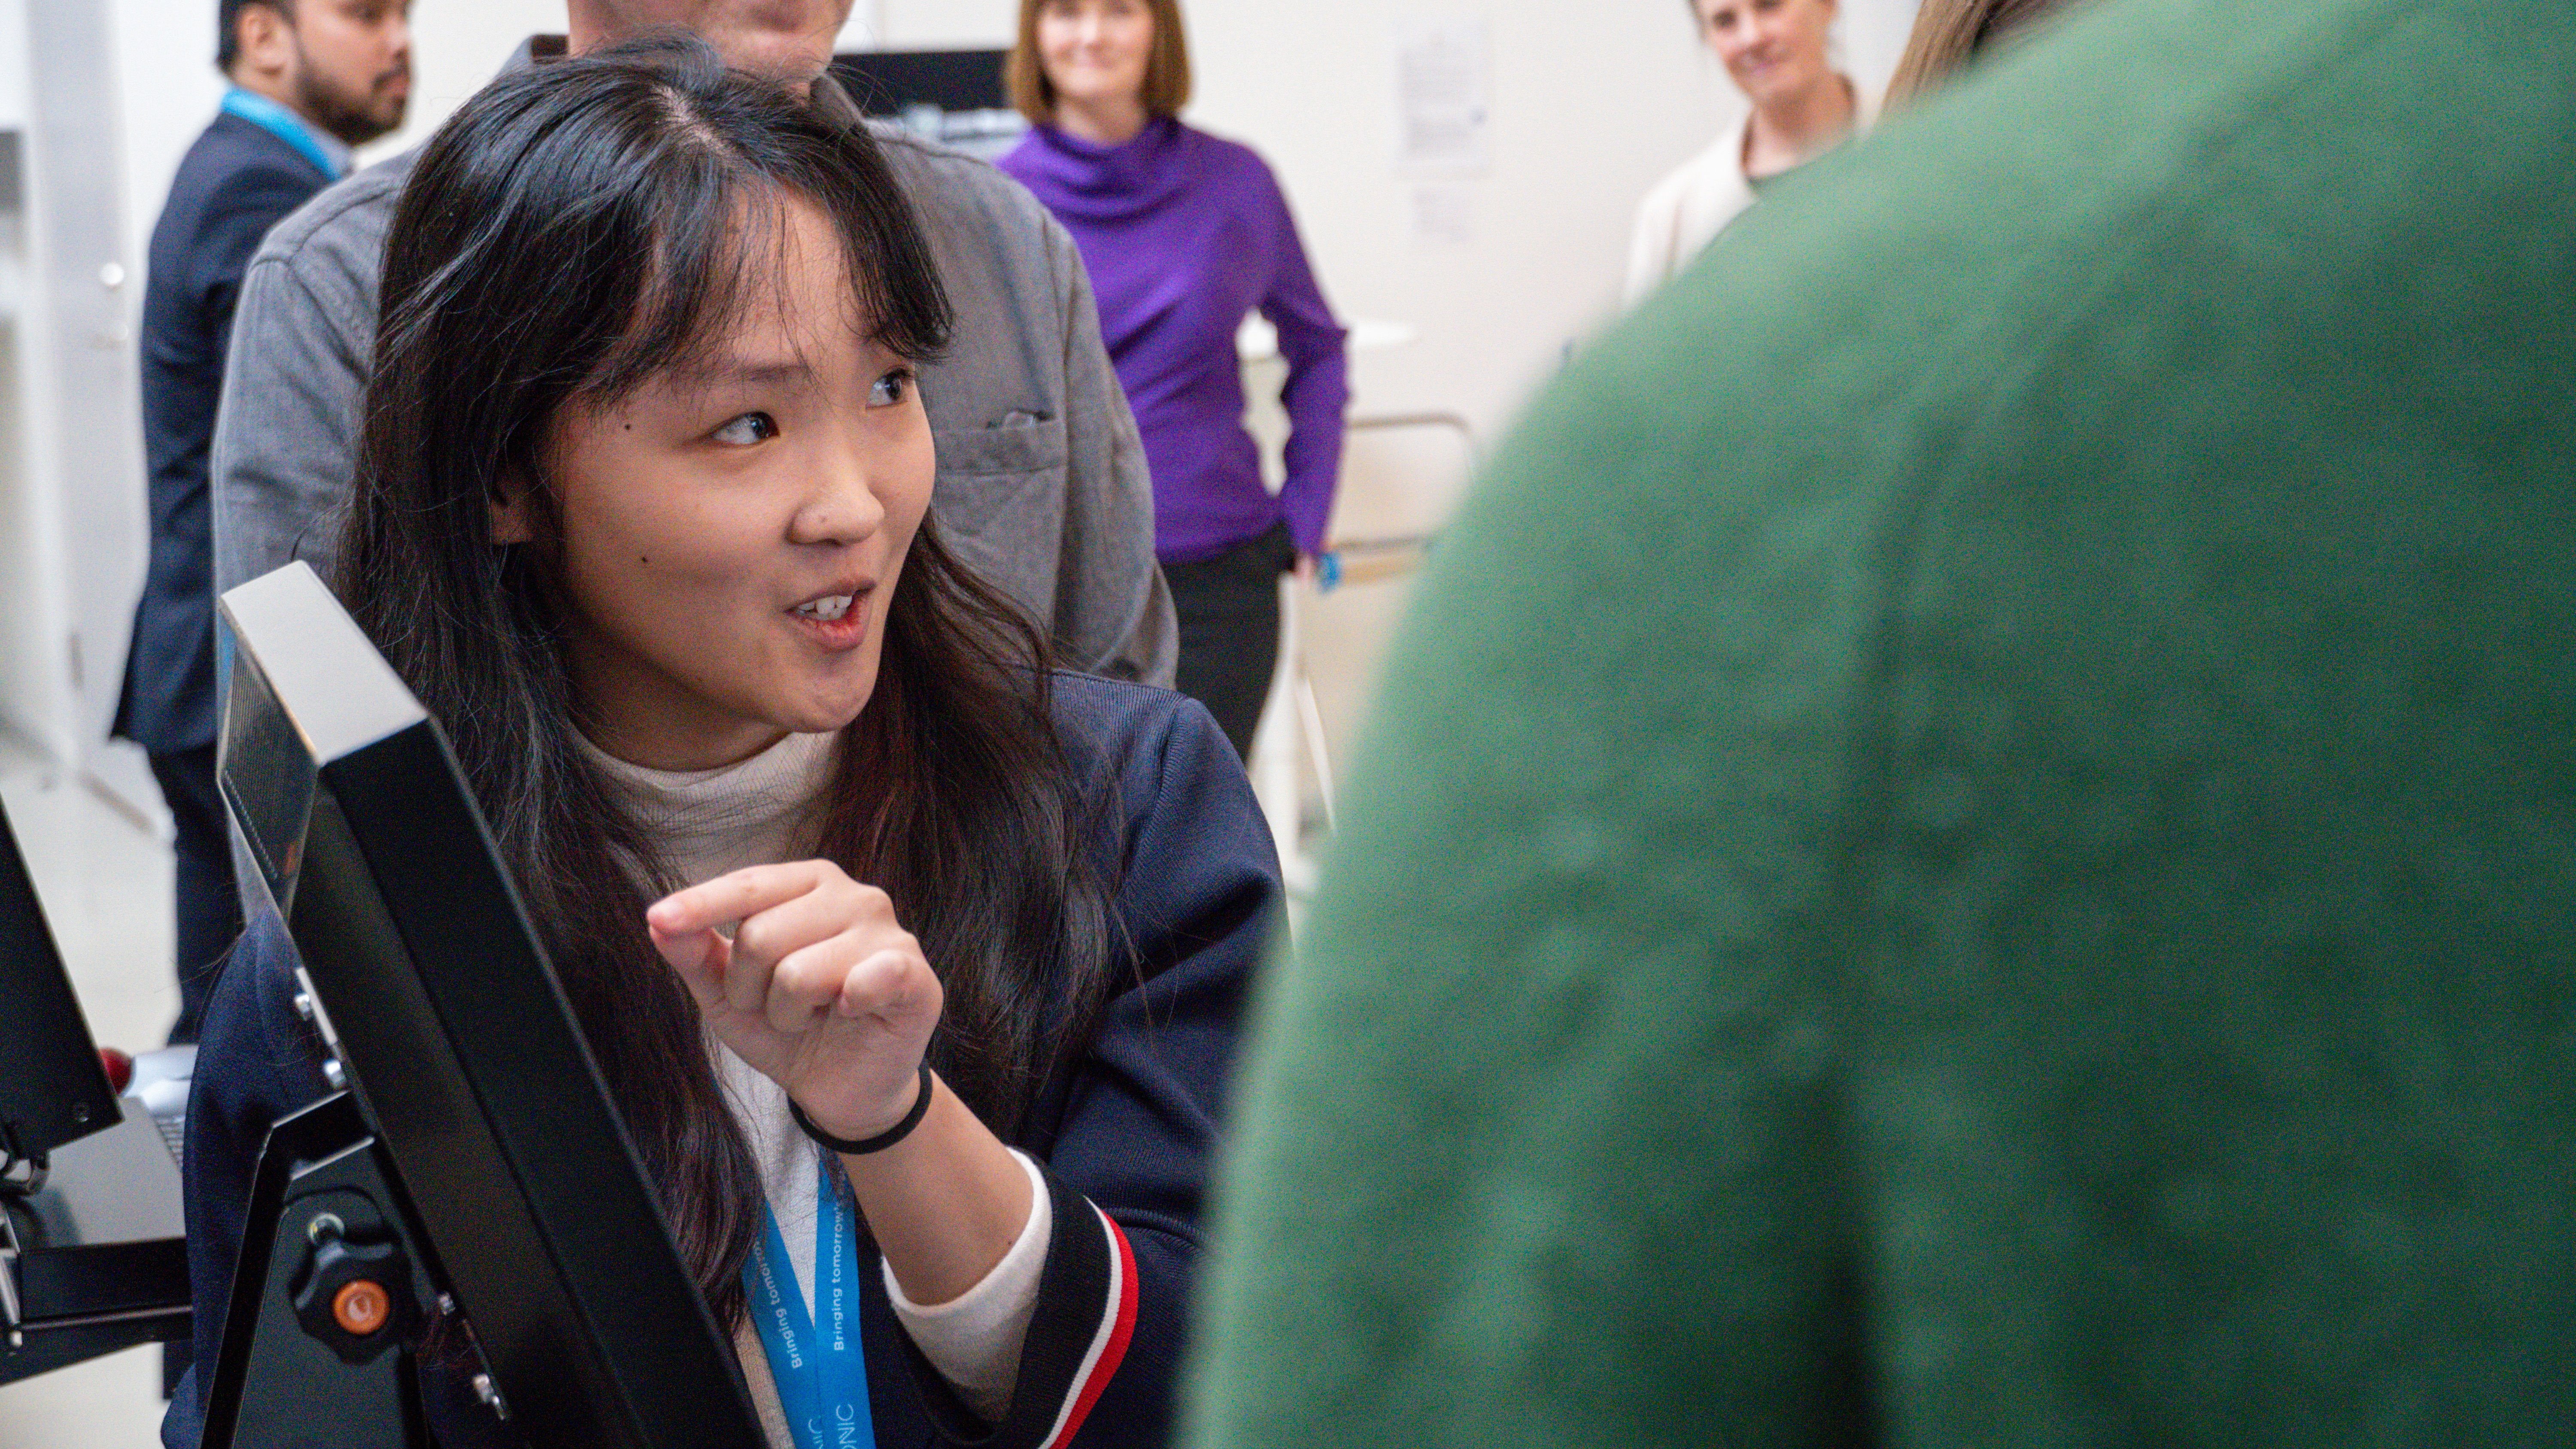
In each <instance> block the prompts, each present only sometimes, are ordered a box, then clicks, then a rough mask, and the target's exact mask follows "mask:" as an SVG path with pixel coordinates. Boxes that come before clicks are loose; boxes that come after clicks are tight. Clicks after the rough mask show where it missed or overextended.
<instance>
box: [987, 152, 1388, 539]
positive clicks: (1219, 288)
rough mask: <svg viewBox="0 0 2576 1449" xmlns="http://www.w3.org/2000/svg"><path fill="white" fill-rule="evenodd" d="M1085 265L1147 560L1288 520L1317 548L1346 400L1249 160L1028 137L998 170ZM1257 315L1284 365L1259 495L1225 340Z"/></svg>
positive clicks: (1292, 230) (1331, 325) (1337, 334)
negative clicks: (1139, 464) (1280, 433)
mask: <svg viewBox="0 0 2576 1449" xmlns="http://www.w3.org/2000/svg"><path fill="white" fill-rule="evenodd" d="M1001 167H1002V169H1003V170H1004V171H1007V172H1009V173H1010V174H1011V175H1012V176H1014V177H1016V178H1018V180H1019V181H1020V182H1021V184H1023V185H1025V186H1027V187H1028V188H1029V190H1031V191H1033V192H1036V193H1037V196H1038V200H1040V201H1042V202H1044V203H1046V206H1047V209H1048V210H1049V211H1052V212H1054V213H1055V215H1056V218H1057V220H1059V221H1062V222H1063V223H1064V226H1065V229H1066V230H1067V231H1069V232H1071V233H1073V240H1074V244H1075V245H1076V246H1077V247H1079V248H1080V249H1081V251H1082V263H1083V265H1084V266H1085V267H1086V268H1088V269H1089V270H1090V272H1091V286H1092V290H1093V291H1094V292H1095V293H1097V294H1098V296H1099V299H1100V330H1101V333H1102V336H1103V338H1104V340H1105V341H1107V343H1108V344H1109V358H1110V361H1111V362H1112V363H1113V364H1115V365H1116V367H1117V369H1118V381H1119V382H1120V383H1121V384H1123V385H1124V386H1125V388H1126V391H1127V405H1128V406H1129V407H1131V408H1133V409H1135V412H1136V427H1137V430H1138V431H1139V432H1140V433H1142V434H1143V435H1144V439H1145V460H1146V462H1147V464H1148V465H1150V466H1151V468H1152V470H1153V475H1154V551H1155V553H1156V554H1157V555H1159V556H1160V557H1161V558H1162V560H1163V562H1165V563H1187V562H1189V561H1191V560H1193V559H1202V558H1207V557H1209V556H1211V555H1214V554H1218V553H1222V552H1224V551H1225V550H1226V549H1229V548H1232V547H1233V546H1235V545H1237V544H1240V543H1244V542H1246V541H1248V540H1250V539H1254V538H1257V537H1259V536H1260V535H1261V534H1263V533H1265V532H1267V531H1268V530H1269V529H1270V527H1271V525H1273V524H1275V523H1277V522H1278V521H1279V520H1280V519H1282V518H1285V519H1286V520H1287V521H1288V531H1289V534H1290V536H1292V537H1293V538H1294V539H1295V540H1296V542H1297V547H1298V549H1299V550H1301V551H1302V552H1306V553H1317V552H1320V551H1322V549H1323V546H1324V527H1325V524H1326V522H1327V521H1328V519H1329V517H1330V515H1331V513H1332V510H1333V484H1334V481H1335V479H1336V478H1337V477H1338V476H1339V475H1340V472H1341V457H1342V410H1343V408H1344V407H1345V406H1346V405H1347V404H1348V403H1349V402H1350V385H1349V381H1348V369H1347V367H1346V366H1345V365H1344V361H1343V355H1342V337H1343V333H1342V328H1341V325H1340V324H1339V323H1337V322H1335V321H1334V320H1333V313H1332V309H1331V308H1330V307H1328V306H1327V305H1325V302H1324V294H1323V292H1322V291H1321V290H1320V289H1318V288H1317V287H1316V285H1315V274H1314V272H1313V271H1312V270H1311V269H1309V268H1308V267H1307V265H1306V250H1305V248H1304V247H1302V246H1300V245H1299V244H1298V242H1297V224H1296V222H1295V221H1294V220H1292V219H1291V218H1290V217H1289V215H1288V200H1287V198H1286V197H1284V196H1282V195H1281V194H1280V191H1279V183H1278V181H1277V180H1276V179H1274V178H1273V177H1272V176H1271V174H1270V168H1269V167H1268V166H1266V165H1264V164H1262V161H1261V158H1260V157H1258V156H1256V155H1254V154H1253V153H1252V151H1251V148H1249V147H1246V146H1240V145H1237V144H1235V143H1234V142H1232V141H1221V140H1219V139H1217V138H1216V137H1214V136H1211V135H1208V134H1207V133H1205V132H1203V131H1194V130H1191V129H1190V128H1189V127H1187V126H1184V125H1182V124H1181V123H1180V122H1178V121H1175V120H1172V119H1170V118H1168V117H1166V118H1162V119H1158V120H1155V121H1153V122H1151V123H1149V124H1148V125H1147V126H1146V127H1145V129H1144V130H1143V131H1142V132H1140V133H1138V134H1137V135H1136V137H1135V138H1134V139H1132V140H1129V141H1127V142H1124V143H1122V144H1120V145H1116V146H1099V145H1094V144H1092V143H1090V142H1088V141H1083V140H1079V139H1077V138H1075V137H1072V136H1068V135H1066V134H1065V133H1063V132H1062V131H1059V130H1056V129H1055V128H1054V127H1052V126H1040V127H1038V128H1036V129H1035V130H1033V131H1031V132H1030V133H1029V135H1028V138H1027V139H1026V140H1024V141H1022V142H1021V143H1020V144H1019V146H1018V147H1017V148H1016V149H1014V150H1013V151H1011V153H1010V154H1009V155H1006V156H1004V157H1003V158H1002V160H1001ZM1256 307H1257V308H1259V309H1260V311H1261V315H1262V316H1264V317H1267V318H1269V319H1270V322H1271V325H1272V326H1274V327H1276V328H1278V329H1279V353H1280V356H1281V357H1283V358H1285V359H1286V360H1287V363H1288V384H1287V386H1286V387H1285V388H1283V389H1282V390H1281V393H1280V399H1281V401H1282V402H1283V403H1284V404H1285V405H1286V407H1287V412H1288V423H1289V433H1288V446H1287V457H1286V463H1287V475H1288V476H1287V482H1286V486H1285V487H1284V488H1283V489H1282V491H1281V492H1280V493H1279V495H1278V496H1277V497H1273V496H1271V493H1270V490H1269V489H1267V488H1265V487H1264V486H1262V482H1261V469H1260V461H1259V454H1258V452H1257V451H1256V450H1255V448H1254V447H1253V442H1252V436H1251V435H1250V434H1249V433H1246V432H1245V431H1244V430H1243V372H1242V369H1241V365H1240V363H1238V361H1237V360H1236V357H1235V347H1234V334H1235V329H1236V328H1238V327H1240V326H1241V325H1242V324H1243V318H1244V314H1246V313H1248V312H1250V311H1252V310H1253V309H1254V308H1256Z"/></svg>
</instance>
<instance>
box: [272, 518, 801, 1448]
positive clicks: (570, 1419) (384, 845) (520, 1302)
mask: <svg viewBox="0 0 2576 1449" xmlns="http://www.w3.org/2000/svg"><path fill="white" fill-rule="evenodd" d="M290 573H295V574H300V575H301V578H289V577H286V576H287V575H288V574H290ZM224 607H225V614H226V620H227V622H228V624H229V625H230V627H231V628H232V629H233V631H234V635H235V640H236V650H235V658H236V665H235V674H234V678H233V683H232V692H231V696H230V702H229V704H228V706H227V717H226V720H225V736H224V738H225V749H226V756H225V760H224V763H223V770H224V773H225V777H226V784H227V790H228V793H230V794H232V796H233V798H234V802H235V806H236V808H237V809H243V808H245V807H246V808H248V809H249V810H251V811H253V812H264V818H260V819H257V820H255V821H246V822H245V826H246V830H247V832H248V833H250V834H252V835H253V836H254V837H255V838H256V840H257V841H258V844H259V853H260V855H261V858H262V859H261V864H262V867H263V870H264V872H265V873H267V874H268V876H269V879H268V882H267V883H268V885H269V887H270V889H271V892H272V894H273V895H274V897H275V899H277V900H278V901H280V902H281V903H282V904H283V906H284V910H285V915H286V920H287V925H288V931H289V934H290V935H291V936H292V937H293V939H294V941H295V945H296V949H297V952H298V954H299V955H300V956H301V958H302V960H303V964H304V968H305V973H306V975H307V977H308V978H309V979H310V980H311V982H312V986H313V991H314V994H315V995H316V997H317V998H319V1000H320V1003H321V1006H322V1009H323V1014H324V1017H325V1018H326V1019H327V1021H328V1022H329V1024H330V1026H331V1028H332V1029H333V1030H334V1032H335V1033H336V1036H337V1040H338V1043H339V1049H340V1051H341V1054H342V1058H343V1061H344V1064H345V1065H346V1066H347V1068H348V1070H349V1075H350V1078H351V1081H352V1083H353V1085H354V1087H355V1089H356V1092H357V1095H358V1098H359V1101H360V1103H361V1105H362V1106H363V1107H364V1108H365V1110H366V1113H367V1116H368V1118H369V1120H370V1121H371V1122H372V1123H373V1124H374V1126H375V1128H376V1130H377V1132H378V1133H379V1135H380V1136H381V1138H382V1139H383V1141H384V1143H385V1145H386V1147H387V1149H388V1150H389V1152H390V1153H391V1155H392V1156H393V1158H394V1161H395V1164H396V1166H397V1168H398V1170H399V1174H400V1178H401V1182H400V1184H399V1190H400V1191H401V1192H403V1193H404V1195H405V1196H406V1197H407V1198H408V1200H409V1203H410V1206H411V1209H412V1212H413V1215H414V1217H415V1219H416V1220H417V1221H418V1222H419V1223H420V1225H421V1226H422V1228H423V1229H424V1231H425V1232H426V1233H427V1235H428V1237H429V1239H430V1241H429V1243H428V1245H427V1246H428V1249H429V1252H430V1256H431V1257H432V1260H433V1266H434V1268H435V1270H436V1271H437V1272H438V1273H439V1274H440V1275H441V1276H442V1278H443V1279H444V1281H445V1282H446V1283H447V1284H448V1285H449V1286H450V1287H451V1288H452V1290H453V1291H454V1292H455V1294H456V1296H457V1299H458V1301H459V1303H460V1304H461V1305H462V1306H463V1308H464V1310H465V1314H466V1317H467V1319H468V1320H469V1321H470V1322H471V1323H472V1324H473V1327H474V1331H475V1335H476V1338H477V1340H478V1341H479V1342H480V1344H481V1345H482V1348H483V1350H484V1354H485V1357H486V1358H487V1359H489V1360H490V1362H491V1365H492V1370H493V1373H494V1376H495V1377H496V1379H497V1380H498V1381H499V1385H500V1388H501V1391H502V1394H503V1396H504V1397H505V1399H506V1400H507V1401H508V1403H509V1406H510V1411H511V1417H512V1418H513V1420H514V1421H516V1422H517V1423H518V1424H519V1425H520V1426H521V1427H522V1428H523V1429H524V1430H526V1431H528V1433H529V1436H530V1438H531V1439H532V1440H533V1441H534V1442H538V1443H555V1442H561V1443H582V1444H598V1445H616V1446H632V1449H682V1446H730V1445H742V1446H746V1449H749V1446H756V1445H757V1444H758V1443H759V1442H760V1435H759V1429H758V1425H757V1420H756V1419H755V1418H754V1417H753V1415H752V1411H751V1408H750V1404H749V1401H748V1399H747V1398H746V1396H745V1394H744V1392H743V1388H742V1385H741V1381H740V1380H739V1379H738V1378H737V1377H736V1375H735V1374H734V1372H733V1370H732V1364H731V1357H730V1354H729V1352H728V1351H727V1349H726V1348H725V1346H724V1344H723V1340H722V1338H721V1337H720V1335H719V1332H718V1329H717V1327H716V1324H715V1322H714V1319H713V1317H712V1316H711V1315H710V1314H709V1313H708V1311H707V1307H706V1304H705V1302H704V1300H703V1299H702V1298H700V1296H699V1295H698V1293H697V1291H696V1289H695V1287H694V1286H693V1285H692V1284H691V1282H690V1279H689V1277H688V1274H687V1272H686V1270H685V1268H684V1267H683V1265H682V1263H681V1260H680V1256H679V1252H678V1249H677V1248H676V1247H675V1246H674V1244H673V1241H672V1238H671V1233H670V1229H669V1226H668V1224H667V1222H666V1221H665V1220H664V1218H663V1217H662V1214H661V1210H660V1208H659V1206H658V1204H657V1202H656V1201H655V1199H654V1197H653V1194H652V1192H651V1189H650V1187H649V1186H648V1184H647V1181H646V1178H645V1176H644V1172H643V1169H642V1166H641V1165H640V1163H639V1162H638V1160H637V1158H636V1156H635V1152H634V1149H633V1145H632V1143H631V1141H630V1140H629V1139H628V1137H627V1134H626V1130H625V1127H624V1124H623V1122H622V1121H621V1119H620V1118H619V1117H618V1115H617V1113H616V1111H615V1109H614V1107H613V1106H612V1105H611V1103H610V1100H609V1097H608V1094H607V1090H606V1087H605V1084H604V1083H603V1081H602V1079H601V1077H600V1075H599V1070H598V1067H597V1064H596V1063H595V1061H594V1060H593V1059H592V1057H591V1055H590V1052H589V1049H588V1046H587V1044H586V1042H585V1041H584V1039H583V1038H582V1035H581V1032H580V1029H579V1027H578V1026H577V1024H576V1023H575V1020H574V1018H573V1015H572V1012H571V1008H570V1005H569V1003H568V1002H567V1001H566V999H565V997H564V994H563V991H562V988H561V986H560V985H559V983H558V982H557V980H556V978H555V975H554V971H553V969H552V967H551V966H550V965H549V964H548V962H547V960H546V957H545V953H544V951H543V949H542V948H541V947H540V945H539V944H538V942H537V939H536V936H535V933H534V932H533V931H532V930H531V929H530V928H529V925H528V921H527V916H526V913H525V911H524V910H523V909H522V907H521V904H520V902H519V900H518V897H517V894H516V892H515V891H514V890H513V889H512V887H511V885H510V883H509V880H508V878H507V876H506V874H505V873H504V871H503V869H502V867H501V864H500V860H499V857H498V854H497V852H496V851H495V849H494V846H493V843H492V839H491V835H490V832H489V830H488V829H487V828H486V826H485V823H484V821H483V819H482V817H481V815H480V813H479V812H478V811H477V810H476V808H475V806H474V803H473V799H472V796H471V794H470V793H469V792H468V790H467V787H466V785H465V782H464V779H463V776H462V774H461V773H460V771H459V770H458V768H457V765H456V762H455V759H454V756H453V755H452V754H451V753H450V752H449V750H448V748H447V745H446V741H445V739H444V737H443V736H442V735H441V734H440V732H439V730H438V728H437V726H436V725H435V724H434V723H432V722H431V721H430V720H429V719H428V717H427V716H426V714H425V713H424V712H423V711H422V710H421V709H420V706H419V705H418V703H417V702H416V701H414V700H413V699H412V698H411V695H410V693H409V691H407V690H405V689H403V686H402V685H401V682H400V681H399V680H398V679H396V678H395V677H394V675H393V672H392V671H391V669H389V668H388V667H387V666H386V665H385V664H384V662H383V660H382V659H381V658H380V657H379V656H377V655H376V653H375V652H374V650H373V649H372V648H371V647H369V646H368V644H367V642H366V640H365V638H364V636H363V635H361V634H360V633H359V632H358V630H357V627H356V625H355V624H354V623H353V622H351V621H350V620H349V619H348V617H347V616H346V615H345V614H343V613H342V612H340V610H339V607H338V605H337V604H336V602H334V601H333V600H331V598H330V596H329V594H328V592H327V591H325V590H324V589H323V588H322V586H321V583H320V581H319V580H318V579H315V578H314V577H313V576H312V574H311V572H310V570H308V569H305V568H304V566H303V565H301V564H297V565H291V566H290V568H289V569H288V570H281V571H280V573H279V574H272V575H270V576H268V577H267V578H265V579H260V580H255V581H253V582H252V583H250V584H247V585H244V586H242V587H241V588H240V589H236V590H234V591H233V592H232V593H230V594H227V595H226V596H225V601H224ZM326 611H327V612H326ZM361 696H364V698H362V697H361ZM307 706H309V708H308V707H307ZM262 715H268V716H270V717H269V718H266V719H262V718H260V717H259V716H262ZM281 721H282V722H283V725H282V726H281ZM285 742H292V747H293V748H294V749H295V750H296V751H298V752H300V753H301V755H302V757H303V760H304V765H303V767H302V768H301V769H298V768H295V767H293V766H292V765H290V764H282V763H281V762H279V761H278V760H276V759H275V758H273V757H271V758H259V757H257V755H258V751H260V750H262V749H263V748H264V749H268V750H276V749H279V748H283V747H285ZM236 752H238V753H236ZM237 766H238V769H237V768H236V767H237ZM299 782H300V783H299ZM263 793H264V797H265V798H264V799H258V800H254V799H253V798H252V797H253V796H255V795H262V794H263ZM299 800H301V801H302V802H303V809H304V815H303V818H302V819H300V820H298V819H296V818H294V814H293V812H294V809H295V807H296V803H297V802H298V801H299Z"/></svg>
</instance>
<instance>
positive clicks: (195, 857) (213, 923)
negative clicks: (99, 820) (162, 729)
mask: <svg viewBox="0 0 2576 1449" xmlns="http://www.w3.org/2000/svg"><path fill="white" fill-rule="evenodd" d="M152 778H153V779H155V780H157V781H159V782H160V784H161V798H162V800H163V801H164V802H166V803H167V804H168V805H169V807H170V819H171V822H172V823H173V824H175V825H176V826H177V827H178V833H179V840H178V850H177V853H178V867H179V869H178V887H179V890H178V896H179V950H178V958H179V1024H178V1025H177V1026H174V1027H172V1028H170V1044H171V1045H173V1046H178V1045H181V1044H183V1043H186V1042H193V1041H195V1040H196V1039H197V1027H198V1024H199V1023H200V1022H201V1021H203V1020H204V1019H205V1015H206V994H207V992H208V991H210V990H211V989H212V988H213V986H214V981H215V965H216V963H217V962H219V961H221V960H222V959H223V955H224V952H226V951H228V950H230V949H232V944H233V939H234V938H235V937H237V936H239V935H240V934H241V930H242V916H241V894H240V892H239V891H238V890H236V889H235V888H234V886H233V852H232V842H231V841H230V840H229V839H227V838H226V836H225V833H224V828H225V827H224V797H223V794H222V792H221V791H219V790H217V789H216V788H215V747H214V746H213V745H211V744H208V745H200V746H198V747H197V748H195V749H193V750H181V751H179V752H177V753H175V754H167V755H161V754H156V755H154V756H152Z"/></svg>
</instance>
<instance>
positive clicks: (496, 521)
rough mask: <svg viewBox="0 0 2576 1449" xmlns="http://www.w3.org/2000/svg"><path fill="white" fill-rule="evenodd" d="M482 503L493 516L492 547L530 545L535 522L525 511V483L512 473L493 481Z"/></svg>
mask: <svg viewBox="0 0 2576 1449" xmlns="http://www.w3.org/2000/svg"><path fill="white" fill-rule="evenodd" d="M483 501H484V503H485V505H486V506H488V507H489V508H490V509H491V512H492V541H493V542H494V543H533V542H535V541H536V537H537V530H536V522H535V520H534V519H533V518H532V517H531V516H530V512H529V507H528V482H527V480H526V479H524V478H522V477H520V476H519V475H518V473H516V472H515V471H513V472H507V473H503V474H502V475H501V476H500V477H498V478H496V479H494V480H492V490H491V492H490V493H488V494H487V495H485V497H484V500H483Z"/></svg>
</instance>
